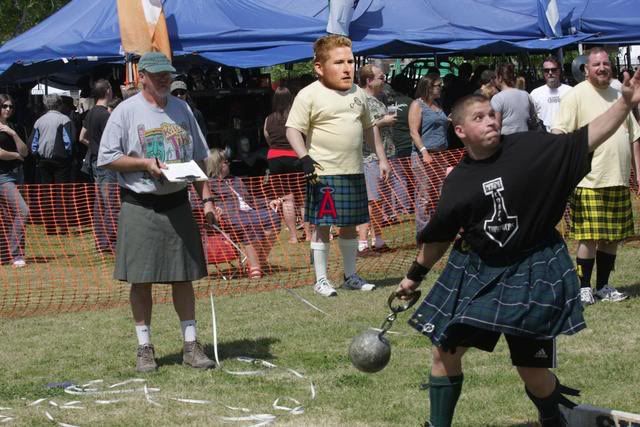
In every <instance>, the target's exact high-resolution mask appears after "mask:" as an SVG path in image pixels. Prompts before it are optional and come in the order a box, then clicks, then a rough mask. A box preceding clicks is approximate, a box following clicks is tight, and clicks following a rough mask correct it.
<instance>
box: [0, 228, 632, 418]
mask: <svg viewBox="0 0 640 427" xmlns="http://www.w3.org/2000/svg"><path fill="white" fill-rule="evenodd" d="M399 227H403V225H401V226H399ZM400 234H403V235H410V233H409V229H408V228H407V229H404V230H403V232H402V233H397V235H398V236H399V235H400ZM407 241H408V239H407V240H406V241H401V240H397V241H392V242H391V243H392V244H393V243H395V244H396V245H397V246H402V244H405V243H407ZM90 243H91V242H90V241H89V242H88V243H86V244H87V245H90ZM334 246H335V244H334ZM574 246H575V245H574V244H573V243H571V242H570V247H571V250H572V251H573V247H574ZM637 246H638V245H637V244H634V243H631V244H627V245H624V246H623V247H622V248H621V251H620V256H619V259H618V262H617V266H618V268H617V270H616V271H615V272H614V274H613V276H612V283H613V284H614V285H615V286H618V287H619V288H620V289H621V290H623V291H625V292H628V293H629V294H630V295H632V298H630V299H629V300H627V301H625V302H622V303H617V304H614V303H598V304H596V305H594V306H590V307H588V308H587V309H586V319H587V323H588V329H587V330H585V331H583V332H581V333H579V334H577V335H575V336H572V337H561V338H560V339H559V340H558V361H559V367H558V369H557V370H556V373H557V375H558V376H559V377H560V378H561V380H562V381H563V382H564V383H566V384H567V385H569V386H572V387H576V388H579V389H581V390H582V397H581V398H579V399H577V400H578V401H579V402H581V403H588V404H592V405H596V406H603V407H609V408H614V409H618V410H623V411H628V412H638V408H639V407H638V402H640V388H639V387H638V384H639V383H640V370H639V369H637V368H636V361H637V355H638V354H640V331H639V328H638V327H637V325H638V321H639V320H640V314H639V313H640V298H638V296H639V295H640V281H639V280H638V273H639V270H638V264H637V253H638V247H637ZM295 248H296V251H290V252H289V256H290V257H293V259H299V260H300V270H299V271H298V272H297V273H292V271H293V270H291V271H285V272H282V273H274V274H272V275H270V276H269V277H270V278H267V279H263V280H259V281H256V282H257V283H258V284H254V282H249V281H248V280H246V279H241V280H232V281H230V283H227V284H225V283H222V282H223V281H219V280H217V279H215V280H214V279H212V280H211V281H210V282H212V283H213V284H211V283H210V284H206V285H201V286H199V290H200V292H201V293H202V294H206V292H207V291H208V290H211V291H214V292H215V291H218V288H217V287H216V284H217V283H222V285H220V286H222V288H223V289H231V290H233V292H227V293H229V294H232V295H222V296H218V297H216V311H217V318H218V333H219V352H220V357H221V359H222V362H223V366H224V368H226V369H229V370H247V369H254V367H253V366H250V365H249V366H248V365H246V364H244V363H241V362H238V361H236V360H234V358H235V357H236V356H249V357H256V358H261V359H265V360H267V361H269V362H271V363H274V364H276V365H278V366H279V367H282V368H291V369H294V370H296V371H298V372H300V373H302V374H303V375H305V377H306V379H304V380H302V379H298V378H296V377H295V376H293V375H290V374H289V373H288V372H287V371H284V370H281V369H275V370H269V371H268V372H265V374H264V375H261V376H250V377H242V376H233V375H230V374H227V373H225V372H223V371H221V370H214V371H208V372H201V371H196V370H192V369H189V368H186V367H183V366H182V365H181V363H180V362H181V356H180V351H181V342H180V329H179V323H178V320H177V318H176V315H175V313H174V312H173V309H172V307H171V305H170V304H157V305H156V306H155V308H154V320H153V330H152V336H153V342H154V344H155V346H156V351H157V357H158V359H159V362H160V369H159V371H158V372H157V373H154V374H147V375H139V374H136V373H135V372H134V365H135V347H136V342H135V334H134V329H133V325H132V322H131V316H130V312H129V309H128V307H126V306H120V307H116V308H112V309H101V310H94V311H86V309H87V308H91V306H90V305H86V306H82V307H79V306H77V305H74V304H76V303H77V302H78V301H80V298H89V299H90V298H96V299H98V300H100V301H104V300H106V298H113V299H114V300H117V301H121V300H122V301H125V302H126V286H122V285H115V284H114V285H113V288H109V287H107V286H105V285H104V284H101V286H103V288H104V289H106V290H104V293H102V294H99V295H102V296H101V297H99V298H98V297H96V296H93V297H91V295H92V292H93V290H96V289H101V291H102V288H99V287H98V286H96V287H93V284H87V285H86V287H82V286H78V287H75V288H73V289H76V292H77V293H76V294H75V295H71V296H69V297H68V298H69V300H71V297H73V298H75V299H76V300H75V303H74V304H71V303H68V304H67V305H65V295H68V291H70V290H71V289H72V288H66V289H64V292H62V293H60V294H59V297H57V298H59V299H56V298H49V299H46V298H45V299H43V300H40V301H39V304H44V303H46V302H47V301H49V300H50V301H51V303H50V304H51V305H50V309H52V310H53V309H54V308H55V307H56V304H58V305H59V306H60V307H61V308H62V309H63V311H74V310H75V309H76V308H77V309H80V310H84V311H81V312H76V313H57V314H40V315H38V316H35V317H25V318H17V319H8V318H7V319H3V321H2V323H0V342H1V343H2V347H1V350H0V366H1V367H2V368H1V369H0V407H2V408H5V407H8V408H12V409H10V410H0V414H2V415H10V416H13V417H15V420H14V421H12V422H11V423H7V424H8V425H21V426H22V425H26V426H40V425H45V424H46V423H47V422H48V420H47V419H46V418H45V415H44V413H45V411H48V412H49V413H50V414H51V415H52V416H53V417H54V419H55V420H56V421H59V422H65V423H69V424H72V425H81V426H84V425H104V426H125V425H126V426H147V425H193V426H200V425H222V424H223V422H222V420H221V419H220V418H218V417H219V416H239V415H246V414H242V413H239V412H234V411H231V410H229V409H226V408H225V407H224V406H222V405H229V406H236V407H239V406H242V407H246V408H248V409H250V411H251V412H250V413H253V414H256V413H270V414H281V413H282V411H277V410H274V409H273V408H272V406H271V405H272V403H273V402H274V400H276V399H277V398H278V397H285V396H290V397H292V398H295V399H298V400H299V401H300V402H301V403H302V405H304V408H305V412H304V414H302V415H288V416H282V417H280V418H278V421H277V425H290V426H299V425H309V426H324V425H328V426H347V425H348V426H411V425H419V424H420V423H422V422H423V421H424V420H425V419H426V417H427V414H428V399H427V392H426V391H423V390H420V389H419V387H420V384H422V383H424V382H425V380H426V378H427V375H428V371H429V366H430V352H429V345H428V341H427V340H426V338H424V337H422V336H421V335H419V334H418V333H416V332H415V331H414V330H412V329H411V328H409V327H408V326H407V325H406V320H407V318H408V317H409V313H405V314H402V315H400V316H399V319H398V320H397V321H396V323H395V325H394V327H393V329H392V330H393V331H394V332H397V333H398V334H393V335H390V340H391V342H392V347H393V350H392V359H391V362H390V363H389V366H387V368H386V369H385V370H383V371H382V372H379V373H377V374H363V373H360V372H358V371H356V370H355V369H354V368H353V367H352V366H351V365H350V363H349V360H348V357H347V348H348V345H349V342H350V340H351V338H352V337H353V336H355V335H356V334H358V333H360V332H361V331H363V330H364V329H365V328H367V327H369V326H373V327H378V326H380V324H381V323H382V321H383V320H384V318H385V316H386V315H387V314H388V310H387V308H386V305H385V302H386V298H387V296H388V294H389V293H390V292H391V291H392V290H393V289H394V288H395V284H396V283H397V281H398V279H399V277H400V274H401V273H400V272H401V271H403V270H404V269H406V266H407V265H408V260H410V258H411V256H413V255H415V250H414V249H411V248H410V246H409V245H407V247H406V248H404V249H402V250H401V251H396V252H393V253H390V254H387V255H385V256H384V257H382V258H373V259H366V260H361V261H359V268H360V269H361V271H362V273H363V274H365V275H366V273H367V272H371V276H372V277H373V278H375V279H376V281H377V282H378V284H379V285H380V288H379V289H378V290H376V291H374V292H372V293H366V294H365V293H357V292H348V291H339V295H338V297H336V298H332V299H327V298H323V297H320V296H316V295H314V294H313V291H312V289H311V287H309V286H302V285H304V284H307V285H308V284H309V278H310V277H311V276H310V269H309V266H308V264H307V265H306V266H305V265H304V262H308V246H307V245H306V244H300V245H297V246H295ZM334 249H335V250H334ZM282 250H283V249H282V248H281V247H277V248H276V251H282ZM337 253H338V252H337V248H332V256H333V258H332V259H333V260H335V259H338V258H339V257H338V256H337ZM274 254H275V255H274V257H272V259H273V260H274V261H275V260H279V259H280V258H279V257H281V256H283V255H284V254H283V253H278V252H275V253H274ZM295 257H297V258H295ZM303 260H304V261H303ZM96 264H97V265H100V266H102V267H101V268H104V269H105V271H106V272H107V273H105V274H109V269H110V266H109V265H108V264H107V263H103V261H100V262H96ZM42 265H46V264H42ZM87 265H91V264H90V263H89V262H87ZM31 267H33V266H31ZM60 268H61V274H64V272H65V270H64V268H63V267H60ZM76 269H77V271H76ZM85 269H86V268H85ZM32 270H35V269H32ZM435 270H436V271H434V272H432V273H430V275H429V276H428V278H427V279H426V280H425V282H424V284H423V288H425V289H424V290H425V291H426V290H428V288H429V287H430V286H431V284H432V283H433V281H434V280H435V277H436V274H437V270H438V269H435ZM82 271H83V269H82V266H76V265H74V264H73V263H71V264H70V265H69V266H68V267H67V269H66V273H67V275H71V276H69V277H73V278H76V277H80V276H79V275H80V274H81V272H82ZM337 271H338V270H337V268H336V269H335V270H333V276H334V277H336V276H337V273H336V272H337ZM26 272H29V270H26V271H25V273H26ZM11 274H18V273H16V272H13V271H12V272H11ZM20 274H22V273H20ZM30 274H35V273H33V271H31V272H30ZM91 274H94V273H91ZM94 275H95V274H94ZM18 277H20V276H18ZM90 277H94V276H90ZM95 277H98V278H100V277H101V276H100V275H98V276H95ZM292 278H293V279H292ZM33 280H36V281H38V280H39V283H40V285H39V286H40V287H41V291H42V293H41V295H43V296H46V295H50V294H47V293H46V292H45V291H47V289H48V287H47V286H46V284H45V282H46V280H44V279H43V278H42V277H39V278H38V277H35V278H34V279H33ZM285 280H289V282H290V283H286V282H284V281H285ZM263 282H264V283H265V284H264V285H260V283H263ZM289 285H291V286H293V285H296V286H302V287H299V288H296V289H294V291H295V292H297V293H298V294H300V295H301V296H302V297H304V298H307V299H308V300H309V301H310V302H312V303H313V304H315V305H316V306H318V307H319V308H321V309H322V310H324V311H325V312H327V313H328V315H325V314H322V313H319V312H317V311H315V310H313V309H311V308H309V307H308V306H307V305H305V304H303V303H302V302H300V301H299V300H298V299H296V298H295V297H293V296H292V295H291V294H289V293H288V292H287V291H285V290H284V289H280V288H281V287H284V286H289ZM109 286H112V285H109ZM225 286H226V288H225ZM5 287H6V285H5ZM35 289H36V287H35V286H34V287H33V290H35ZM245 290H248V291H251V290H270V292H250V293H245ZM90 291H91V292H90ZM16 292H18V290H16ZM83 292H85V293H84V296H83ZM114 292H115V293H116V294H117V295H118V296H117V298H116V297H113V296H109V295H112V294H113V293H114ZM223 293H224V292H223ZM87 295H89V297H87ZM164 295H165V291H160V292H158V293H157V294H156V296H157V297H158V298H159V299H162V298H164ZM33 298H35V297H34V296H32V300H31V303H30V304H31V305H30V306H29V307H31V308H34V307H36V306H35V305H34V304H35V302H37V301H36V300H34V299H33ZM4 299H5V301H6V302H5V304H7V302H8V301H9V299H8V298H7V297H6V296H5V298H4ZM197 304H198V305H197V312H198V315H197V317H198V321H199V325H198V329H199V338H200V340H201V341H203V342H204V343H205V344H206V346H207V347H206V348H207V352H208V353H209V354H210V355H213V348H212V346H211V344H212V326H211V314H210V307H209V302H208V299H207V298H201V299H199V300H198V303H197ZM116 305H121V304H120V303H118V304H116ZM78 307H79V308H78ZM65 309H66V310H65ZM35 312H36V313H37V312H38V311H37V310H35ZM464 366H465V383H464V388H463V394H462V397H461V398H460V401H459V403H458V407H457V410H456V416H455V423H454V425H456V426H524V425H527V424H528V423H530V422H533V420H535V418H536V412H535V410H534V407H533V405H532V404H531V403H530V402H529V400H528V399H527V398H526V396H525V395H524V391H523V386H522V384H521V383H520V381H519V379H518V377H517V374H516V372H515V370H514V369H513V368H512V367H511V365H510V360H509V356H508V349H507V347H506V344H505V343H504V341H500V343H499V344H498V347H497V349H496V351H495V352H494V353H493V354H488V353H483V352H480V351H473V350H472V351H470V352H469V353H468V354H467V355H466V356H465V360H464ZM133 377H142V378H145V379H147V381H148V385H149V387H158V388H160V392H158V393H154V394H153V397H154V399H155V400H156V401H157V402H158V403H160V404H161V405H162V406H161V407H157V406H154V405H152V404H149V403H148V402H146V401H145V398H144V395H143V394H142V393H136V394H133V395H117V396H99V397H95V396H82V397H79V398H78V397H76V396H70V395H66V394H65V393H64V392H63V391H62V390H60V389H47V388H46V387H45V385H46V384H47V383H51V382H62V381H73V382H75V383H76V384H83V383H85V382H88V381H90V380H94V379H103V380H104V381H105V383H106V384H114V383H116V382H120V381H123V380H126V379H129V378H133ZM308 380H312V381H313V383H314V384H315V387H316V391H317V397H316V398H315V399H314V400H311V398H310V390H309V384H308V382H307V381H308ZM132 386H136V387H140V384H133V385H132ZM125 388H126V387H125ZM43 397H46V398H47V400H46V401H44V402H42V403H41V404H40V405H38V406H27V404H28V403H30V402H32V401H34V400H36V399H39V398H43ZM170 397H181V398H192V399H207V400H211V401H213V402H214V403H211V404H209V405H196V404H186V403H180V402H176V401H172V400H169V398H170ZM112 398H120V399H123V400H122V401H121V402H119V403H115V404H112V405H99V404H97V403H95V400H96V399H112ZM49 400H52V401H54V402H56V403H58V404H61V403H63V402H68V401H71V400H80V401H81V402H82V403H81V406H83V407H84V408H85V409H60V408H58V407H54V406H52V405H51V404H50V403H48V401H49ZM281 404H283V405H285V406H289V407H292V406H295V405H294V404H293V403H291V402H287V401H284V402H281ZM0 421H1V419H0ZM256 423H257V421H254V422H238V423H232V424H231V425H243V426H244V425H252V424H256Z"/></svg>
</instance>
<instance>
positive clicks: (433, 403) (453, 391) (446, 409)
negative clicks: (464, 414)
mask: <svg viewBox="0 0 640 427" xmlns="http://www.w3.org/2000/svg"><path fill="white" fill-rule="evenodd" d="M463 381H464V375H462V374H460V375H456V376H455V377H434V376H433V375H430V376H429V403H430V412H431V415H430V417H429V421H430V422H431V425H432V426H433V427H450V426H451V422H452V420H453V413H454V411H455V410H456V404H457V403H458V398H459V397H460V392H461V391H462V382H463Z"/></svg>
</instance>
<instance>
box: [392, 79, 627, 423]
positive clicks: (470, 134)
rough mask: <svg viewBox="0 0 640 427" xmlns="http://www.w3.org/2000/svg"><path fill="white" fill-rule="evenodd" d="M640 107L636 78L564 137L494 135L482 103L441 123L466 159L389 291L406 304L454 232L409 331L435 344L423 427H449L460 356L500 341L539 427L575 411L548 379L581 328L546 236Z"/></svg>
mask: <svg viewBox="0 0 640 427" xmlns="http://www.w3.org/2000/svg"><path fill="white" fill-rule="evenodd" d="M638 102H640V71H638V72H636V73H635V75H634V76H633V78H630V79H629V78H627V79H626V80H625V84H624V86H623V88H622V97H621V98H620V99H619V100H618V101H617V102H616V104H615V105H613V106H612V107H611V108H610V109H609V110H608V111H607V112H605V113H604V114H602V115H601V116H599V117H598V118H596V119H595V120H593V121H592V122H591V123H589V125H587V126H585V127H583V128H582V129H579V130H577V131H576V132H573V133H570V134H567V135H547V134H544V135H543V134H540V133H529V132H525V133H516V134H513V135H508V136H503V137H501V136H500V123H499V122H498V120H496V116H495V112H494V111H493V109H492V108H491V104H490V103H489V102H488V99H487V98H485V97H484V96H481V95H470V96H467V97H465V98H463V99H461V100H460V101H458V102H457V103H456V105H455V106H454V108H453V110H452V114H451V119H452V122H453V127H454V131H455V133H456V135H457V136H458V137H459V138H460V139H461V140H462V142H463V143H464V145H465V147H466V149H467V154H466V156H465V157H464V158H463V160H462V161H461V162H460V164H459V165H458V166H456V167H455V168H454V169H453V171H452V172H451V173H450V174H449V176H448V177H447V178H446V180H445V182H444V185H443V188H442V195H441V199H440V202H439V204H438V208H437V210H436V213H435V215H434V216H433V217H432V218H431V220H430V221H429V223H428V224H427V226H426V227H425V228H424V229H423V230H422V231H421V232H420V233H419V234H418V242H419V244H420V252H419V254H418V257H417V260H416V261H415V262H414V263H413V264H412V266H411V268H410V269H409V272H408V273H407V276H406V277H405V278H404V279H403V280H402V281H401V282H400V285H399V286H398V289H397V290H396V292H397V294H398V296H400V297H401V298H406V297H408V296H409V295H410V294H412V293H413V292H414V290H415V289H416V288H417V287H418V286H419V285H420V282H421V281H422V279H423V278H424V276H425V275H426V274H427V272H428V271H429V269H430V268H431V267H432V266H433V265H434V264H435V263H436V262H437V261H438V260H439V259H440V258H441V257H442V256H443V255H444V253H445V252H446V251H447V249H448V248H449V246H450V244H451V241H452V240H453V239H454V238H455V237H456V236H457V235H458V233H460V238H458V239H457V241H456V242H455V245H454V247H453V249H452V250H451V255H450V257H449V262H448V264H447V266H446V268H445V269H444V271H443V272H442V274H441V276H440V277H439V279H438V280H437V281H436V283H435V284H434V286H433V288H432V289H431V291H430V292H429V295H428V296H427V297H426V298H425V300H424V302H423V303H422V305H421V307H420V308H419V309H418V310H416V313H415V314H414V315H413V317H412V318H411V320H410V321H409V323H410V324H411V325H412V326H413V327H415V328H416V329H417V330H418V331H420V332H421V333H423V334H424V335H426V336H428V337H429V339H430V340H431V341H432V343H433V363H432V367H431V376H430V381H429V383H430V387H429V398H430V411H431V414H430V422H431V424H432V425H433V426H436V427H441V426H449V425H451V422H452V419H453V413H454V410H455V406H456V403H457V400H458V397H459V395H460V392H461V390H462V382H463V378H464V377H463V374H462V356H463V355H464V353H465V352H466V350H467V349H468V348H469V347H476V348H479V349H481V350H485V351H493V348H494V347H495V345H496V343H497V341H498V339H499V337H500V335H501V334H504V335H505V338H506V340H507V343H508V345H509V350H510V352H511V359H512V363H513V365H514V366H515V367H516V369H517V371H518V374H519V375H520V377H521V378H522V380H523V382H524V383H525V389H526V393H527V395H528V397H529V398H530V399H531V400H532V401H533V403H534V404H535V405H536V407H537V408H538V411H539V413H540V421H541V424H542V426H543V427H546V426H562V425H565V421H564V418H563V417H562V414H561V413H560V411H559V408H558V405H559V404H562V405H564V406H566V407H568V408H572V407H573V406H575V404H573V403H572V402H570V401H569V400H568V399H567V398H566V397H564V396H563V394H569V395H578V391H577V390H573V389H570V388H568V387H564V386H562V385H561V384H560V383H559V381H558V380H557V378H556V377H555V375H554V374H553V373H552V372H551V371H550V370H549V368H553V367H555V337H556V336H557V335H560V334H567V335H571V334H574V333H576V332H578V331H580V330H581V329H583V328H584V327H585V323H584V318H583V316H582V310H583V309H582V305H581V303H580V297H579V282H578V278H577V276H576V273H575V269H574V267H573V263H572V261H571V258H570V256H569V253H568V251H567V248H566V246H565V244H564V242H563V240H562V238H561V237H560V235H559V234H558V233H557V232H556V231H555V225H556V224H557V222H558V221H559V220H560V218H561V217H562V214H563V212H564V208H565V206H566V201H567V198H568V196H569V195H570V194H571V192H572V190H573V188H574V187H575V186H576V185H577V183H578V182H579V181H580V180H581V179H582V177H583V176H584V175H586V174H587V173H588V172H589V170H590V161H591V155H590V153H591V152H593V150H595V149H596V148H597V147H598V146H599V145H600V144H602V143H603V142H604V141H605V140H606V139H607V138H608V137H609V136H611V135H612V134H613V133H614V131H615V130H616V129H617V128H618V126H620V124H621V123H622V122H623V121H624V120H625V118H626V116H627V115H628V114H629V111H630V110H631V108H633V107H635V106H636V105H637V104H638Z"/></svg>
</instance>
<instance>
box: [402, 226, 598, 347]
mask: <svg viewBox="0 0 640 427" xmlns="http://www.w3.org/2000/svg"><path fill="white" fill-rule="evenodd" d="M579 289H580V285H579V282H578V277H577V275H576V272H575V269H574V267H573V263H572V261H571V258H570V256H569V252H568V251H567V247H566V246H565V243H564V242H563V241H562V240H561V239H560V238H559V237H557V238H554V240H553V241H551V242H549V243H548V244H546V245H543V246H541V247H540V248H539V249H537V250H536V251H535V252H532V253H531V254H530V255H528V256H526V257H525V258H524V259H522V260H520V261H519V262H516V263H514V264H512V265H510V266H507V267H490V266H488V265H487V264H485V263H484V262H483V261H482V260H481V259H480V257H479V256H478V255H477V254H476V253H474V252H471V251H465V250H463V249H462V244H461V241H460V240H459V241H457V242H456V244H455V246H454V248H453V249H452V250H451V255H450V256H449V260H448V263H447V266H446V267H445V269H444V271H443V272H442V274H441V275H440V277H439V278H438V280H437V281H436V283H435V284H434V285H433V288H432V289H431V291H430V292H429V294H428V295H427V297H426V298H425V299H424V301H423V302H422V304H421V306H420V307H419V308H418V309H417V310H416V311H415V313H414V314H413V316H412V317H411V319H410V320H409V324H410V325H411V326H413V327H414V328H415V329H417V330H418V331H419V332H421V333H422V334H424V335H426V336H427V337H429V339H430V340H431V341H432V342H433V344H434V345H437V346H441V347H443V348H445V349H453V348H455V347H456V346H458V345H461V343H460V342H457V341H456V339H457V338H458V335H459V334H457V333H456V332H457V329H456V327H461V326H462V325H467V326H473V327H476V328H479V329H483V330H488V331H493V332H499V333H503V334H509V335H518V336H523V337H528V338H532V339H552V338H554V337H556V336H557V335H560V334H566V335H572V334H574V333H576V332H578V331H580V330H581V329H583V328H585V327H586V324H585V321H584V318H583V316H582V311H583V309H582V304H581V303H580V295H579Z"/></svg>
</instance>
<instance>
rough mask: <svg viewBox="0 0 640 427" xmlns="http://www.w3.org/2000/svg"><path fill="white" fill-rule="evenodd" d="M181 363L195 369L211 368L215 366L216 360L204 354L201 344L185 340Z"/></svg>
mask: <svg viewBox="0 0 640 427" xmlns="http://www.w3.org/2000/svg"><path fill="white" fill-rule="evenodd" d="M182 364H183V365H188V366H191V367H192V368H197V369H211V368H215V366H216V362H214V361H213V360H211V359H209V358H208V357H207V355H206V354H204V350H203V349H202V344H200V343H199V342H198V341H185V343H184V348H183V350H182Z"/></svg>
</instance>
